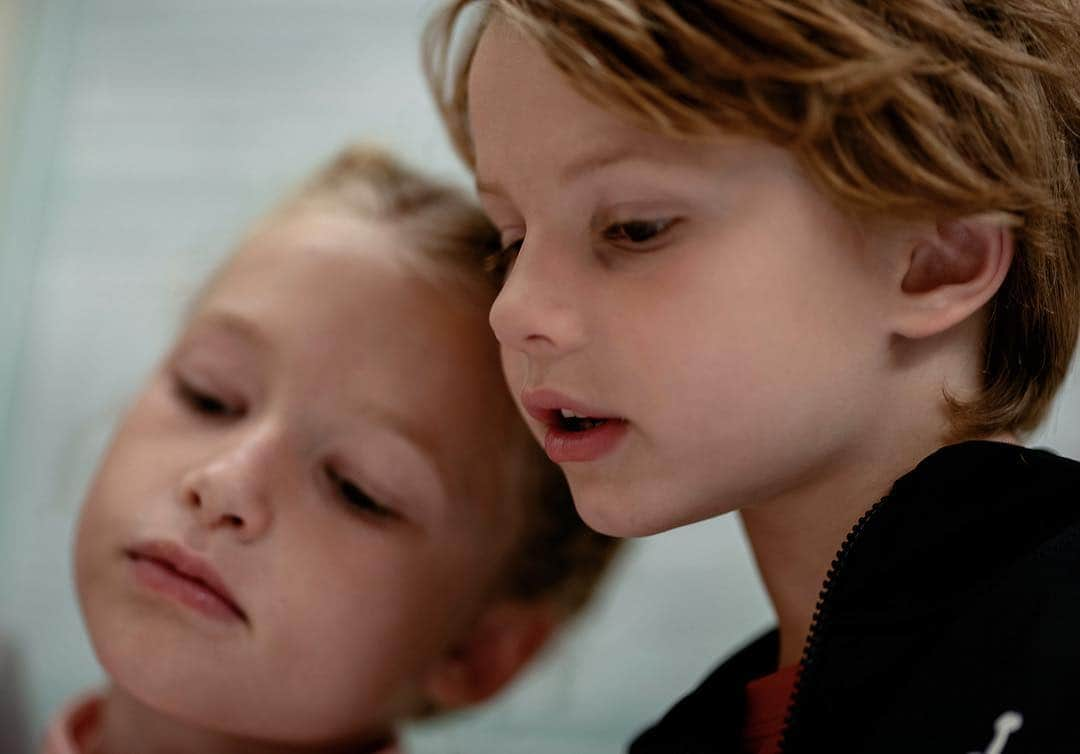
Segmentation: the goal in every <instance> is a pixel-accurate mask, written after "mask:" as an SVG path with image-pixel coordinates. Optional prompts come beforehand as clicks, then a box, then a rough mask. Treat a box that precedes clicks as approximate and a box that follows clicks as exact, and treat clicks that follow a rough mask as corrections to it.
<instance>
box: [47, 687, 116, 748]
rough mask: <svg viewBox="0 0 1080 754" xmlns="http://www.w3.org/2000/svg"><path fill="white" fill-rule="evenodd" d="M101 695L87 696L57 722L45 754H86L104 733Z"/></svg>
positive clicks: (51, 729) (48, 737)
mask: <svg viewBox="0 0 1080 754" xmlns="http://www.w3.org/2000/svg"><path fill="white" fill-rule="evenodd" d="M102 699H103V697H102V696H101V695H100V694H84V695H83V696H80V697H78V698H76V699H75V700H74V701H72V702H70V703H68V705H67V706H66V707H64V708H63V709H61V710H60V712H59V713H58V714H57V715H56V717H54V718H53V720H52V723H51V724H50V725H49V730H48V731H47V732H46V733H45V744H44V747H43V748H42V750H41V754H84V753H85V752H88V751H90V750H91V748H92V746H93V744H94V743H95V741H94V739H95V738H96V737H97V735H98V734H99V733H100V731H101V702H102Z"/></svg>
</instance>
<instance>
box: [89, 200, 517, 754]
mask: <svg viewBox="0 0 1080 754" xmlns="http://www.w3.org/2000/svg"><path fill="white" fill-rule="evenodd" d="M417 264H430V262H425V261H423V260H421V259H420V258H419V256H417V255H416V254H415V253H414V252H413V251H412V250H410V249H409V248H407V242H406V240H404V238H403V237H402V236H401V235H400V234H398V233H396V232H395V231H393V230H392V229H390V228H387V227H385V226H380V225H377V224H371V223H363V222H360V221H354V220H350V219H347V218H341V217H335V216H332V215H327V214H316V213H314V212H307V213H301V214H299V215H294V216H289V217H287V218H284V219H282V220H280V221H277V222H274V223H272V224H271V225H269V226H268V227H266V228H264V229H263V230H262V231H261V232H260V233H259V234H258V235H257V236H255V237H253V238H252V239H251V240H250V241H249V242H247V243H246V244H245V246H244V247H243V248H242V249H241V250H240V251H239V253H238V254H237V256H236V257H235V258H234V259H233V260H232V261H231V262H230V264H229V266H228V267H227V268H226V270H225V271H224V273H223V274H222V275H221V276H220V277H219V279H217V280H216V281H215V283H214V284H213V286H212V288H211V290H210V291H209V292H208V294H207V295H206V297H205V299H204V300H202V301H201V302H200V305H199V307H198V309H197V311H196V312H195V313H194V315H193V317H192V319H191V322H190V324H189V325H188V326H187V328H186V329H185V331H184V332H183V334H182V335H181V337H180V338H179V340H178V342H177V344H176V346H175V347H174V349H173V350H172V352H171V353H170V354H169V355H168V357H167V358H166V359H165V361H164V363H163V364H162V366H161V367H160V368H159V369H158V370H157V372H156V373H155V374H154V375H153V377H152V379H151V380H150V383H149V385H148V386H147V387H146V389H145V390H144V391H143V393H142V394H141V395H140V396H139V398H138V400H137V401H136V402H135V404H134V406H133V407H132V408H131V409H130V412H129V413H128V415H127V417H126V418H125V419H124V421H123V423H122V424H121V426H120V427H119V429H118V431H117V433H116V436H115V438H114V441H113V443H112V446H111V448H110V450H109V451H108V454H107V456H106V457H105V459H104V461H103V463H102V466H101V468H100V469H99V472H98V475H97V477H96V479H95V482H94V484H93V486H92V488H91V490H90V492H89V494H88V497H87V499H86V502H85V506H84V510H83V515H82V519H81V521H80V527H79V532H78V538H77V543H76V571H77V573H76V577H77V585H78V593H79V597H80V601H81V604H82V608H83V611H84V615H85V617H86V622H87V626H88V628H89V632H90V635H91V638H92V640H93V643H94V646H95V649H96V651H97V653H98V656H99V658H100V660H101V662H102V664H103V665H104V667H105V669H106V670H107V672H108V673H109V675H110V677H111V678H112V679H113V680H114V681H115V682H116V683H117V684H119V685H120V686H121V687H123V688H124V689H125V690H126V691H127V692H129V693H130V694H131V695H133V696H134V697H136V698H138V699H139V700H141V701H142V702H144V703H145V704H147V705H149V706H151V707H154V708H156V709H158V710H160V711H162V712H165V713H166V714H169V715H171V716H173V717H175V718H178V719H180V720H183V721H186V722H189V723H191V724H195V725H198V726H201V727H205V728H208V729H215V730H220V731H225V732H229V733H232V734H236V735H241V736H248V737H253V738H261V739H276V740H289V741H296V742H303V741H306V742H315V741H330V740H340V739H347V738H352V737H363V736H364V735H367V734H378V733H379V732H384V731H385V730H387V729H388V728H389V727H390V726H391V724H392V722H393V720H394V719H395V718H396V717H399V716H401V715H402V714H405V713H408V712H410V711H413V710H414V708H415V707H416V705H417V703H418V702H419V700H420V699H421V694H422V687H423V684H424V681H425V678H426V676H427V674H428V673H429V672H430V671H431V669H432V667H433V666H434V665H436V664H437V663H438V661H439V660H440V659H441V658H442V657H443V656H444V655H445V654H446V653H447V652H448V651H451V650H452V649H453V647H454V643H455V642H456V641H458V640H459V639H461V637H462V636H463V634H465V633H466V632H467V630H468V628H469V627H470V622H471V621H472V620H473V619H474V618H475V617H476V615H477V613H478V611H479V610H480V609H481V607H482V606H483V605H484V604H485V600H486V599H487V598H488V597H489V593H490V589H491V588H492V585H493V583H494V581H495V579H496V576H497V574H498V572H499V569H500V567H501V565H502V562H503V561H504V559H505V557H506V554H507V552H508V551H509V547H510V546H511V542H512V540H513V538H514V537H515V536H516V532H517V531H518V529H519V527H520V522H519V520H518V517H519V512H518V511H516V510H514V509H513V508H512V507H511V506H507V505H505V497H504V494H503V493H504V490H505V485H506V484H507V479H506V477H507V476H508V474H506V473H504V470H503V469H502V466H501V464H498V463H494V462H491V463H488V462H485V463H478V462H477V459H479V458H485V459H497V458H500V457H501V456H502V455H503V454H505V449H506V447H507V444H508V443H510V442H513V441H514V438H513V432H514V430H513V427H514V426H515V424H516V423H517V418H516V417H515V416H514V408H513V405H512V404H511V402H510V401H509V400H507V398H506V397H505V390H504V388H503V386H502V382H501V375H500V374H499V372H498V368H497V353H496V349H495V346H494V344H493V343H491V342H490V340H489V338H488V337H487V336H486V332H487V331H486V323H485V321H484V318H485V315H486V311H485V308H484V304H483V302H482V301H480V302H476V301H472V302H470V301H469V300H468V299H469V297H468V296H467V295H465V294H463V293H462V292H460V291H455V290H452V289H453V288H454V286H452V285H449V284H448V285H446V286H443V290H439V289H438V288H436V286H435V284H433V283H431V282H426V281H427V280H429V279H430V277H428V278H425V277H424V276H421V275H418V274H417V273H416V271H415V265H417ZM481 419H482V420H481ZM170 552H171V553H174V554H175V553H177V552H179V553H181V556H182V557H184V558H188V559H190V560H191V561H192V562H197V563H198V564H199V565H198V566H192V565H191V563H188V564H187V565H186V566H184V567H190V568H196V567H198V568H203V569H204V571H203V572H200V573H198V574H197V575H199V576H200V577H201V578H202V579H203V580H204V581H207V580H209V579H210V578H211V577H208V576H207V573H206V572H205V569H211V570H212V571H213V572H214V573H215V574H216V577H217V578H218V579H219V580H220V582H221V583H220V584H219V585H218V586H219V587H221V588H223V589H226V590H227V591H228V592H229V593H230V595H231V598H232V600H233V601H234V603H235V607H236V608H238V609H239V611H240V614H235V611H234V613H233V614H231V615H230V611H229V609H225V610H222V609H221V604H218V603H214V602H213V600H211V601H210V603H206V601H205V600H203V606H204V607H205V605H206V604H209V605H210V607H209V608H208V609H205V610H204V609H201V608H200V607H199V600H200V599H202V597H200V596H198V590H197V591H196V592H195V595H196V596H195V597H191V595H190V594H188V595H187V597H185V596H184V593H183V590H182V589H181V590H180V591H177V589H176V587H178V585H179V586H180V587H182V586H183V585H182V584H178V582H176V581H170V580H169V578H168V574H162V573H161V571H160V569H159V566H160V563H157V562H155V561H154V559H153V558H154V557H155V556H158V555H160V556H162V557H165V558H166V559H168V554H169V553H170ZM133 555H139V557H135V558H133V557H132V556H133ZM174 565H175V563H174ZM162 577H164V581H163V583H165V584H166V587H165V588H164V591H163V590H162V589H161V588H157V587H155V586H154V585H155V584H158V586H160V583H162ZM178 595H179V596H178Z"/></svg>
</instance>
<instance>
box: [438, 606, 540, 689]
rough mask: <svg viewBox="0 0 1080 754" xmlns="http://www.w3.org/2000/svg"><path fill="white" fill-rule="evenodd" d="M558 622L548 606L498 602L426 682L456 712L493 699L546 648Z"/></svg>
mask: <svg viewBox="0 0 1080 754" xmlns="http://www.w3.org/2000/svg"><path fill="white" fill-rule="evenodd" d="M558 623H559V621H558V618H557V615H556V611H555V609H554V607H553V606H551V605H549V604H547V603H544V602H539V601H538V602H535V603H521V602H499V603H496V604H495V605H493V606H492V607H490V608H488V609H487V611H486V612H484V613H483V614H482V615H481V616H480V618H479V619H478V620H477V621H476V623H475V624H474V625H473V627H472V630H471V631H470V632H469V633H468V634H467V635H466V636H465V637H463V639H462V640H461V641H460V642H459V643H458V644H457V645H455V646H454V647H452V648H451V649H450V651H449V652H448V653H447V654H446V655H445V656H444V657H443V658H441V659H440V660H439V662H438V663H437V664H436V666H435V667H434V668H433V669H432V671H431V673H430V674H429V675H428V678H427V680H426V683H425V690H426V692H427V694H428V697H429V699H431V701H433V702H434V703H435V704H436V705H437V706H438V707H439V708H441V709H457V708H459V707H465V706H468V705H470V704H476V703H478V702H482V701H484V700H485V699H487V698H488V697H491V696H492V695H494V694H495V693H496V692H498V691H499V690H500V689H502V688H503V687H504V686H505V685H506V684H508V683H509V682H510V681H511V680H513V679H514V677H515V676H516V675H517V674H518V672H519V671H520V670H521V669H522V668H523V667H525V665H526V664H527V663H528V662H529V660H531V659H532V658H533V657H534V656H535V655H536V653H537V652H538V651H539V650H540V648H541V647H543V646H544V644H545V643H547V640H548V639H549V638H550V637H551V635H552V633H553V632H554V630H555V628H556V627H557V626H558Z"/></svg>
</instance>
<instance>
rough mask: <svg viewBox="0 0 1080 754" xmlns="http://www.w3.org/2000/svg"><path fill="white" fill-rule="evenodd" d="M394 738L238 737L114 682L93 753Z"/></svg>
mask: <svg viewBox="0 0 1080 754" xmlns="http://www.w3.org/2000/svg"><path fill="white" fill-rule="evenodd" d="M392 743H393V735H392V733H387V734H386V735H385V736H380V737H378V740H377V741H367V742H360V741H353V742H349V743H344V744H327V745H323V746H299V745H283V744H275V743H273V742H266V741H254V740H251V739H243V738H237V737H233V736H229V735H226V734H222V733H218V732H216V731H211V730H206V729H203V728H197V727H194V726H191V725H188V724H186V723H183V722H181V721H179V720H176V719H174V718H172V717H169V716H168V715H165V714H162V713H161V712H158V711H157V710H154V709H152V708H150V707H148V706H146V705H145V704H143V703H142V702H140V701H139V700H137V699H136V698H134V697H133V696H131V695H130V694H128V693H127V692H125V691H124V690H123V689H120V688H118V687H117V686H115V685H112V686H110V687H109V688H108V689H107V690H106V692H105V696H104V699H103V700H102V710H101V731H100V735H99V736H97V737H96V741H95V745H94V746H93V748H91V749H90V752H89V754H131V752H136V751H137V752H139V754H302V753H307V754H346V753H347V754H380V753H381V752H387V753H389V752H391V751H397V750H396V749H394V748H392Z"/></svg>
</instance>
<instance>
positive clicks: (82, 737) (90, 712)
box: [41, 693, 404, 754]
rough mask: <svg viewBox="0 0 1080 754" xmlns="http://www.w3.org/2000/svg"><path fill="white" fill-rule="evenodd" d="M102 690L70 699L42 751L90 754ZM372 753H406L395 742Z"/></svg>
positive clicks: (52, 725) (98, 723)
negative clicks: (98, 692)
mask: <svg viewBox="0 0 1080 754" xmlns="http://www.w3.org/2000/svg"><path fill="white" fill-rule="evenodd" d="M103 701H104V697H103V696H102V695H101V694H95V693H91V694H84V695H82V696H80V697H77V698H76V699H75V700H74V701H72V702H69V703H68V705H67V706H65V707H64V708H63V709H61V710H60V712H59V713H58V714H57V715H56V717H54V718H53V720H52V722H51V723H50V724H49V730H48V731H47V732H46V734H45V743H44V746H43V748H42V749H41V754H87V752H90V751H93V750H94V749H95V748H96V746H97V740H96V739H97V737H98V736H99V735H100V733H101V706H102V702H103ZM373 754H404V752H403V751H402V750H401V749H400V748H399V747H398V745H397V743H396V742H391V743H390V744H389V745H388V746H386V747H385V748H382V749H379V750H378V751H377V752H373Z"/></svg>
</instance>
